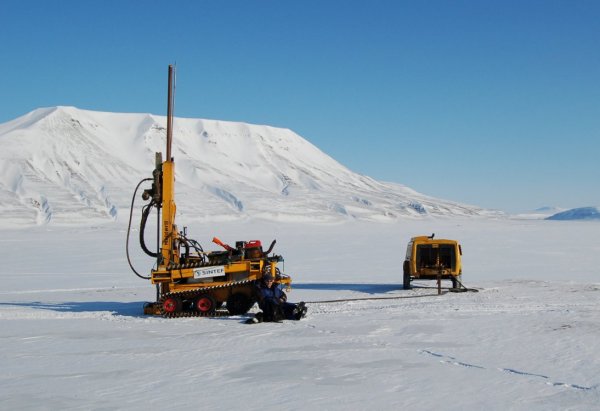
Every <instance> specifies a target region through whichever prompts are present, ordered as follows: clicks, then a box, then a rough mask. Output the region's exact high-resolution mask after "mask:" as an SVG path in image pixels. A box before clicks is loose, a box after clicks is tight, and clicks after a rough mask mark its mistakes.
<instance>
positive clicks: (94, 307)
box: [0, 301, 145, 317]
mask: <svg viewBox="0 0 600 411" xmlns="http://www.w3.org/2000/svg"><path fill="white" fill-rule="evenodd" d="M144 303H145V302H144V301H134V302H125V303H124V302H114V301H74V302H73V301H72V302H61V303H44V302H39V301H32V302H14V303H0V306H7V307H8V306H12V307H28V308H34V309H37V310H51V311H57V312H63V313H69V312H70V313H85V312H101V311H108V312H111V313H113V314H115V315H122V316H127V317H145V315H144Z"/></svg>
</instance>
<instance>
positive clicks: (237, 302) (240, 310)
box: [227, 293, 254, 315]
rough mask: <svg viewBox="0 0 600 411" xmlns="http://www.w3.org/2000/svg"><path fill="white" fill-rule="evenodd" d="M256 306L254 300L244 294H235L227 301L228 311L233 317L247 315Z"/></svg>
mask: <svg viewBox="0 0 600 411" xmlns="http://www.w3.org/2000/svg"><path fill="white" fill-rule="evenodd" d="M253 305H254V300H253V299H252V298H250V297H248V296H247V295H246V294H243V293H233V294H231V295H230V296H229V298H228V299H227V311H229V314H231V315H242V314H246V313H247V312H248V310H250V308H252V306H253Z"/></svg>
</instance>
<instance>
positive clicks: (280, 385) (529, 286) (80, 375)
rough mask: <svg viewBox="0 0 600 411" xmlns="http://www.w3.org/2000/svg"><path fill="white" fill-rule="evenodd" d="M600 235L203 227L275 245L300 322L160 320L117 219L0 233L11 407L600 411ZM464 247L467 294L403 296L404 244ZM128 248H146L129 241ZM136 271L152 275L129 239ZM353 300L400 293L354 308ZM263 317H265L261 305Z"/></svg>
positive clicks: (580, 227)
mask: <svg viewBox="0 0 600 411" xmlns="http://www.w3.org/2000/svg"><path fill="white" fill-rule="evenodd" d="M599 229H600V223H598V222H594V221H589V222H564V221H542V220H510V219H504V218H503V219H480V218H478V219H457V218H446V219H444V218H437V219H433V218H424V219H421V220H396V221H393V222H388V223H376V222H360V221H349V222H345V223H338V224H290V223H286V224H283V223H277V222H273V221H264V222H260V221H258V220H255V219H254V220H250V221H246V222H241V223H234V222H227V223H216V222H213V223H206V224H201V223H199V222H198V223H195V225H190V227H189V233H190V236H191V237H192V238H195V239H197V240H199V241H200V242H201V243H202V244H203V245H204V246H205V248H207V249H214V248H212V247H210V245H209V241H210V239H211V238H212V237H213V236H218V237H220V238H221V239H222V240H224V241H225V242H230V243H231V242H234V241H235V240H242V239H244V240H251V239H261V240H263V241H264V242H269V241H270V240H272V239H273V238H276V239H277V246H276V249H275V251H276V252H277V253H280V254H283V255H284V257H285V259H286V261H285V271H286V272H287V273H289V274H291V275H292V276H293V279H294V287H293V290H292V291H291V292H290V294H289V297H290V299H291V300H292V301H299V300H304V301H308V302H310V303H309V304H308V306H309V312H308V316H307V318H305V319H303V320H302V321H299V322H284V323H283V324H269V323H267V324H259V325H246V324H243V320H244V319H245V317H229V318H227V317H225V318H215V319H206V318H193V319H169V320H167V319H162V318H157V317H147V316H144V315H143V314H142V304H143V302H144V301H151V300H152V299H153V298H154V289H153V287H152V286H151V285H150V284H149V283H148V282H146V281H144V280H141V279H139V278H137V277H135V276H134V275H133V274H132V273H131V272H130V270H129V268H128V266H127V263H126V258H125V252H124V243H125V227H124V226H123V224H122V222H116V223H110V224H107V225H99V226H95V227H87V228H82V227H62V228H61V227H57V226H52V225H48V226H40V227H35V228H31V229H28V230H9V229H4V230H2V236H1V237H2V238H1V239H0V244H1V250H2V251H1V253H0V256H1V258H2V265H1V266H0V267H1V268H0V283H1V284H2V288H1V289H0V342H1V343H0V369H1V370H2V373H0V404H2V405H1V407H0V408H2V409H6V410H13V409H20V410H29V409H35V410H38V409H48V410H57V409H60V410H71V409H82V410H89V409H107V410H108V409H136V410H137V409H139V410H142V409H144V410H147V409H178V410H181V409H184V410H187V409H202V410H209V409H252V410H254V409H256V410H258V409H261V410H263V409H273V410H275V409H277V410H280V409H290V410H306V409H314V410H360V409H366V408H368V409H372V410H392V409H411V410H431V409H443V410H481V409H486V410H509V409H510V410H567V409H569V410H598V409H600V357H599V356H598V352H599V351H600V268H599V267H600V264H598V256H599V255H600V238H599V236H598V233H599V232H600V230H599ZM432 232H435V233H436V236H437V237H445V238H456V239H459V240H460V241H461V242H462V244H463V251H464V256H463V258H464V260H463V262H464V275H463V281H464V283H465V284H466V285H467V286H470V287H476V288H478V289H479V292H476V293H475V292H472V293H462V294H455V293H445V294H443V295H441V296H438V295H437V293H436V291H437V290H435V289H434V288H430V287H432V286H433V285H434V284H433V283H431V282H417V283H416V285H420V286H421V287H417V288H414V289H412V290H403V289H402V286H401V283H402V278H401V277H402V260H403V257H404V254H405V247H406V243H407V241H408V240H409V238H410V237H411V236H414V235H423V234H430V233H432ZM134 237H135V236H134ZM131 247H132V250H133V251H134V254H135V264H136V266H137V267H138V268H139V269H140V270H142V271H144V272H148V270H149V268H150V264H152V262H151V261H149V260H148V259H144V258H142V257H141V254H140V253H139V251H138V248H139V247H138V246H137V244H136V243H135V242H132V245H131ZM346 297H357V298H360V297H397V298H395V299H379V300H370V301H355V302H344V303H319V302H318V301H324V300H332V299H339V298H346ZM253 310H254V311H255V309H253Z"/></svg>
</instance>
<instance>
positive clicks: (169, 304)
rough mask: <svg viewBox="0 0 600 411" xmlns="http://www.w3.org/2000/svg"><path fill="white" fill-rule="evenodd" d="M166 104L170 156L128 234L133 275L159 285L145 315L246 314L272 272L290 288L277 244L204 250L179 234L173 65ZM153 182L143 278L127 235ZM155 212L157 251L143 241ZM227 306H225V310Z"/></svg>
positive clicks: (145, 212) (145, 213) (158, 168)
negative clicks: (148, 260)
mask: <svg viewBox="0 0 600 411" xmlns="http://www.w3.org/2000/svg"><path fill="white" fill-rule="evenodd" d="M168 81H169V85H168V104H167V136H166V153H165V154H166V158H165V160H164V161H163V157H162V153H156V157H155V168H154V171H153V172H152V178H145V179H143V180H142V181H140V183H139V184H138V186H137V187H136V189H135V192H134V197H133V200H132V206H131V213H130V221H129V227H128V230H127V257H128V261H129V264H130V266H131V268H132V270H133V271H134V273H135V274H136V275H137V276H138V277H141V278H144V279H147V280H150V281H151V283H152V284H154V285H155V287H156V302H152V303H147V304H146V305H145V306H144V312H145V313H146V314H152V315H161V316H163V317H169V318H171V317H191V316H217V315H242V314H245V313H247V312H248V311H249V310H250V308H252V306H253V305H254V303H255V302H256V300H255V298H254V292H253V291H254V289H255V282H256V281H259V280H260V279H261V278H262V276H263V275H265V274H267V273H268V274H270V275H271V276H273V277H274V278H275V279H276V281H277V282H278V283H280V284H281V285H282V286H286V287H288V288H289V287H290V285H291V282H292V279H291V278H290V276H288V275H285V274H283V273H282V272H281V271H280V269H279V268H278V266H277V265H278V263H279V262H281V261H283V258H282V257H281V256H279V255H270V254H271V251H272V250H273V247H274V246H275V240H273V242H272V243H271V244H270V246H269V248H268V249H267V250H266V251H265V250H263V246H262V243H261V241H259V240H250V241H236V242H235V246H230V245H228V244H225V243H223V242H222V241H221V240H219V239H218V238H216V237H215V238H213V242H214V243H216V244H218V245H220V246H221V247H222V248H223V249H224V250H222V251H212V252H205V251H204V250H203V248H202V246H201V245H200V244H199V243H198V242H197V241H196V240H193V239H191V238H188V235H187V228H184V229H183V230H182V231H178V228H177V225H176V224H175V216H176V211H177V206H176V203H175V160H174V158H173V156H172V153H171V145H172V141H173V106H174V82H175V69H174V67H173V66H172V65H169V80H168ZM150 181H151V182H152V186H151V187H150V188H148V189H145V190H144V191H143V193H142V199H143V200H144V201H145V202H146V204H145V205H144V206H143V208H142V217H141V222H140V230H139V241H140V246H141V248H142V250H143V251H144V252H145V253H146V254H147V255H149V256H150V257H153V258H156V263H155V266H154V268H153V269H152V270H151V273H150V275H149V276H144V275H141V274H139V273H138V272H137V271H136V270H135V268H134V267H133V265H132V264H131V259H130V258H129V248H128V247H129V233H130V229H131V215H132V214H133V208H134V202H135V197H136V196H137V191H138V189H139V187H140V186H141V185H142V184H143V183H144V182H150ZM152 210H155V211H156V214H157V217H156V218H157V232H156V251H152V250H150V249H149V248H148V247H147V245H146V241H145V228H146V222H147V221H148V217H149V216H150V213H151V211H152ZM223 307H224V308H223Z"/></svg>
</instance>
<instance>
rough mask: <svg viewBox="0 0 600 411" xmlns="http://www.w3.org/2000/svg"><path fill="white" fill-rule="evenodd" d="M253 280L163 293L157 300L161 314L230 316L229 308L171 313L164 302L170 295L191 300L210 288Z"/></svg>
mask: <svg viewBox="0 0 600 411" xmlns="http://www.w3.org/2000/svg"><path fill="white" fill-rule="evenodd" d="M253 281H254V280H244V281H235V282H231V283H227V284H221V285H215V286H212V287H203V288H196V289H194V290H189V291H177V292H172V293H166V294H163V295H162V296H161V297H160V298H159V299H158V301H157V304H158V307H159V309H160V315H161V316H162V317H164V318H184V317H226V316H230V315H231V314H229V311H227V310H214V311H212V312H207V313H202V312H200V311H197V310H186V311H179V312H173V313H169V312H166V311H165V309H164V302H165V300H166V299H167V298H170V297H178V298H180V299H181V300H189V299H192V298H194V297H196V296H198V295H200V294H202V293H204V292H206V291H209V290H215V289H218V288H228V287H235V286H238V285H242V284H248V283H252V282H253Z"/></svg>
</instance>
